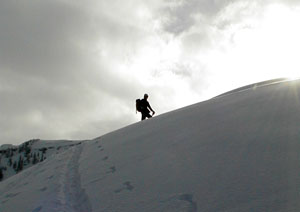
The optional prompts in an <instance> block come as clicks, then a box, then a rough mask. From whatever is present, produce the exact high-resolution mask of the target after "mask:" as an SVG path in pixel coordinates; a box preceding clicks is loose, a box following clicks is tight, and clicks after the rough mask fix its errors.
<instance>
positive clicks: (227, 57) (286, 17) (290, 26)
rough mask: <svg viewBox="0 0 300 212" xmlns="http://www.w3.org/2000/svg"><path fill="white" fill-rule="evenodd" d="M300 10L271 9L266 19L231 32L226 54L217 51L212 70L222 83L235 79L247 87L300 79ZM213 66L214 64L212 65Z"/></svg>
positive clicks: (260, 18) (232, 28)
mask: <svg viewBox="0 0 300 212" xmlns="http://www.w3.org/2000/svg"><path fill="white" fill-rule="evenodd" d="M299 20H300V9H299V8H293V9H291V8H288V7H286V6H283V5H281V4H275V5H271V6H269V7H268V8H267V9H266V10H265V11H264V12H263V15H262V17H259V19H257V20H253V19H251V20H250V21H249V23H241V24H240V25H239V24H237V25H236V26H235V28H234V27H231V28H229V29H227V32H226V33H227V35H228V37H229V38H230V39H229V38H228V43H227V46H226V50H225V51H224V53H220V52H215V54H214V55H213V56H214V57H213V58H214V60H215V61H218V63H215V64H213V66H212V67H211V68H212V69H214V70H216V72H218V73H216V74H215V75H216V76H217V75H218V74H219V73H220V72H221V70H224V71H223V72H224V73H223V77H222V78H220V80H224V79H226V78H228V80H230V79H231V81H232V78H235V79H236V81H239V83H240V84H241V85H242V84H247V83H250V82H258V81H263V80H268V79H274V78H289V79H295V78H298V77H300V72H299V70H300V61H299V59H298V57H299V55H300V40H299V38H300V28H299V27H297V26H299ZM210 63H212V61H211V62H210Z"/></svg>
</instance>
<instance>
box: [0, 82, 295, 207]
mask: <svg viewBox="0 0 300 212" xmlns="http://www.w3.org/2000/svg"><path fill="white" fill-rule="evenodd" d="M259 85H260V86H257V87H256V86H255V89H250V88H251V86H250V87H247V89H239V90H238V91H237V92H229V93H227V94H226V95H221V96H219V97H216V98H213V99H211V100H208V101H205V102H201V103H198V104H195V105H191V106H189V107H185V108H182V109H179V110H176V111H172V112H169V113H166V114H163V115H160V116H157V117H154V118H152V119H149V120H146V121H143V122H139V123H136V124H133V125H130V126H128V127H125V128H123V129H120V130H117V131H114V132H112V133H109V134H106V135H104V136H101V137H99V138H96V139H94V140H91V141H87V142H80V143H78V142H77V143H76V144H77V145H74V146H73V147H71V148H69V149H67V150H65V151H63V152H58V153H57V154H53V155H52V156H51V157H49V158H47V160H45V161H43V162H42V163H39V164H38V165H36V166H33V167H31V168H28V169H26V170H25V171H23V172H21V173H19V174H17V175H15V176H13V177H10V178H8V179H7V180H5V181H3V182H1V183H0V203H1V204H0V211H33V212H38V211H81V212H82V211H149V212H150V211H151V212H152V211H239V212H240V211H299V210H300V192H299V186H300V185H299V184H300V175H299V173H300V157H299V156H300V142H299V139H300V129H299V123H300V80H296V81H283V82H278V83H275V82H273V83H272V84H270V85H266V84H263V83H262V84H259Z"/></svg>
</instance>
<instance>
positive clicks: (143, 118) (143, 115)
mask: <svg viewBox="0 0 300 212" xmlns="http://www.w3.org/2000/svg"><path fill="white" fill-rule="evenodd" d="M145 119H146V114H145V113H142V121H143V120H145Z"/></svg>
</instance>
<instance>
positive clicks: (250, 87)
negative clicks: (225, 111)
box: [212, 78, 299, 99]
mask: <svg viewBox="0 0 300 212" xmlns="http://www.w3.org/2000/svg"><path fill="white" fill-rule="evenodd" d="M296 80H299V79H296ZM289 81H292V80H290V79H286V78H279V79H274V80H267V81H263V82H259V83H254V84H250V85H246V86H243V87H240V88H236V89H233V90H231V91H228V92H225V93H223V94H220V95H218V96H215V97H213V98H212V99H215V98H219V97H224V96H228V95H231V94H235V93H240V92H244V91H248V90H255V89H256V88H260V87H265V86H270V85H275V84H278V83H284V82H289Z"/></svg>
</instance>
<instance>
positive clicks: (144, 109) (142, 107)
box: [136, 94, 155, 120]
mask: <svg viewBox="0 0 300 212" xmlns="http://www.w3.org/2000/svg"><path fill="white" fill-rule="evenodd" d="M147 99H148V94H145V95H144V99H137V100H136V110H137V111H139V112H141V113H142V120H145V119H146V118H151V117H152V116H153V115H154V114H155V112H154V110H153V109H152V108H151V106H150V104H149V102H148V101H147ZM149 109H150V110H151V111H152V115H150V110H149Z"/></svg>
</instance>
